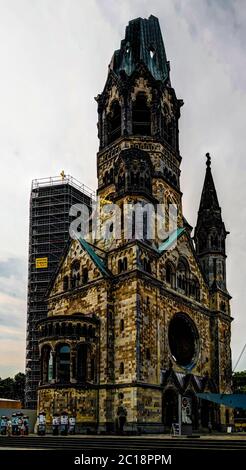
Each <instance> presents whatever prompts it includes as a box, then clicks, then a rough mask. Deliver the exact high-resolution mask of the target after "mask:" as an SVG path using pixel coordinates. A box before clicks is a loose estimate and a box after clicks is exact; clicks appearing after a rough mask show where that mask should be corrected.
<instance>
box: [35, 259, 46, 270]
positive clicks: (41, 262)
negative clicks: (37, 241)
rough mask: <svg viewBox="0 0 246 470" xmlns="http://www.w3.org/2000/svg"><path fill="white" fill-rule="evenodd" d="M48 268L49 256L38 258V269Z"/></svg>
mask: <svg viewBox="0 0 246 470" xmlns="http://www.w3.org/2000/svg"><path fill="white" fill-rule="evenodd" d="M40 268H48V258H47V257H46V258H36V269H40Z"/></svg>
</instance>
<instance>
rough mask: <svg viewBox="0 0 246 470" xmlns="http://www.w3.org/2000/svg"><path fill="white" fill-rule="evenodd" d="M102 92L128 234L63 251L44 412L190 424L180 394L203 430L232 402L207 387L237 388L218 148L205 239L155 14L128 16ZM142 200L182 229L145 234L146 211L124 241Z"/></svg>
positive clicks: (221, 418)
mask: <svg viewBox="0 0 246 470" xmlns="http://www.w3.org/2000/svg"><path fill="white" fill-rule="evenodd" d="M96 100H97V103H98V137H99V142H100V146H99V151H98V155H97V175H98V197H100V198H101V200H103V201H110V202H111V203H114V204H116V205H117V206H118V207H119V208H120V213H121V217H120V219H121V222H122V223H121V230H120V235H121V236H120V237H119V236H118V237H117V238H115V237H114V236H112V237H111V238H109V237H101V238H100V239H98V240H96V241H95V240H92V239H84V238H83V237H82V236H80V237H78V238H77V239H73V240H71V243H70V244H69V246H68V247H67V249H66V252H65V253H64V256H63V259H62V262H61V263H60V266H59V269H58V271H57V273H56V276H55V278H54V280H53V283H52V286H51V288H50V290H49V295H48V298H47V302H48V312H49V313H48V317H47V318H46V319H45V320H42V321H41V322H40V323H39V326H38V328H39V350H40V360H41V382H40V386H39V391H38V409H39V411H41V410H42V411H45V412H46V416H47V422H48V423H50V422H51V417H52V415H53V414H54V413H61V412H63V411H66V412H68V413H70V414H73V415H75V416H76V422H77V425H78V427H79V429H80V430H81V431H83V430H90V431H99V432H100V431H113V432H114V431H117V430H118V429H122V428H123V427H124V429H126V430H129V431H134V432H135V431H136V432H137V431H140V432H141V431H142V432H163V431H165V430H168V431H170V427H171V425H172V423H175V422H177V421H178V402H179V396H181V397H185V399H186V403H187V402H188V403H189V411H187V410H186V411H187V416H188V421H187V422H192V426H193V428H194V429H202V428H207V427H208V426H209V423H211V425H212V426H213V427H214V428H217V429H219V428H221V426H223V425H225V424H226V423H227V422H228V421H229V420H230V412H229V410H226V409H225V408H224V407H222V406H220V407H219V406H217V405H212V404H209V402H205V401H201V400H199V399H198V398H197V395H196V394H197V393H198V392H215V393H222V392H230V390H231V351H230V337H231V320H232V318H231V315H230V295H229V293H228V291H227V287H226V251H225V239H226V236H227V233H228V232H227V231H226V229H225V226H224V223H223V220H222V216H221V208H220V206H219V202H218V198H217V194H216V189H215V185H214V181H213V177H212V172H211V159H210V156H209V154H207V162H206V175H205V181H204V186H203V190H202V195H201V201H200V207H199V212H198V219H197V225H196V227H195V231H194V237H193V238H192V236H191V232H192V227H191V226H190V225H189V224H188V222H187V221H186V219H185V217H184V215H183V211H182V193H181V189H180V164H181V155H180V151H179V118H180V108H181V107H182V105H183V101H182V100H180V99H178V98H177V97H176V94H175V90H174V88H173V87H172V85H171V81H170V67H169V62H168V61H167V58H166V52H165V48H164V44H163V39H162V35H161V31H160V27H159V22H158V19H157V18H155V17H154V16H150V18H149V19H142V18H137V19H135V20H133V21H130V22H129V24H128V26H127V28H126V35H125V39H124V40H122V41H121V46H120V49H119V50H117V51H115V52H114V55H113V58H112V60H111V63H110V65H109V72H108V77H107V80H106V84H105V87H104V90H103V92H102V93H101V94H100V95H98V96H97V98H96ZM136 204H138V205H140V206H141V207H142V208H143V212H144V207H146V205H148V204H151V205H152V207H155V208H156V207H157V206H158V205H164V207H169V206H170V204H173V205H175V206H176V208H177V228H176V230H175V232H174V234H175V236H173V234H172V233H171V234H169V236H168V237H166V238H165V239H160V237H159V236H158V235H157V234H156V233H154V235H153V234H152V237H151V238H149V237H147V235H146V234H145V233H144V234H143V237H142V238H137V237H136V236H135V228H134V223H135V219H134V220H133V222H132V224H133V231H132V234H131V236H130V237H128V238H127V237H125V232H124V221H125V218H124V208H125V206H129V205H131V206H135V205H136ZM168 222H169V220H168V210H167V211H166V217H165V224H167V225H168ZM111 225H112V223H111ZM111 230H113V229H112V226H111ZM187 416H186V418H187Z"/></svg>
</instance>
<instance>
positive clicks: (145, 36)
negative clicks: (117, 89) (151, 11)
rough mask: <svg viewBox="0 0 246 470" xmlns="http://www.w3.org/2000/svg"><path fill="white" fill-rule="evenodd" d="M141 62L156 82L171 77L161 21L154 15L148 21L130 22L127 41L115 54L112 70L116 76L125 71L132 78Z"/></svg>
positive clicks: (126, 35)
mask: <svg viewBox="0 0 246 470" xmlns="http://www.w3.org/2000/svg"><path fill="white" fill-rule="evenodd" d="M141 62H143V63H144V64H145V65H146V66H147V68H148V69H149V71H150V72H151V74H152V75H153V77H154V78H155V79H156V80H160V81H165V80H166V79H167V78H168V77H169V65H168V62H167V57H166V52H165V48H164V44H163V39H162V34H161V29H160V25H159V21H158V18H156V17H155V16H153V15H151V16H150V17H149V18H148V19H143V18H136V19H134V20H132V21H129V24H128V26H127V27H126V32H125V39H123V40H122V41H121V46H120V49H119V50H117V51H115V52H114V55H113V58H112V61H111V64H110V68H111V69H113V70H114V72H115V73H116V74H119V73H120V72H121V71H125V73H126V74H127V75H129V76H130V75H131V74H132V73H133V72H134V71H135V70H136V68H137V66H138V64H140V63H141Z"/></svg>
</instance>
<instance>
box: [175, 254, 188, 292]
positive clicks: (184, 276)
mask: <svg viewBox="0 0 246 470" xmlns="http://www.w3.org/2000/svg"><path fill="white" fill-rule="evenodd" d="M188 275H189V265H188V263H187V261H186V260H185V259H183V258H181V259H180V260H179V263H178V269H177V287H178V289H179V290H180V292H182V293H183V294H187V285H188Z"/></svg>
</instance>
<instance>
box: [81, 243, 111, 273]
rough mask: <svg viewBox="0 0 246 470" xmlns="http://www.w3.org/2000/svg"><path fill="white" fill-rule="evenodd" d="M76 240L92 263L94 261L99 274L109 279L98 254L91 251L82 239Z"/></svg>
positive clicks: (106, 269) (107, 271) (90, 247)
mask: <svg viewBox="0 0 246 470" xmlns="http://www.w3.org/2000/svg"><path fill="white" fill-rule="evenodd" d="M78 240H79V242H80V244H81V246H82V248H83V249H84V250H85V251H86V252H87V253H88V255H89V256H90V258H91V259H92V261H94V263H95V265H96V266H97V267H98V269H99V271H100V272H101V274H102V275H103V276H106V277H110V272H109V270H108V268H107V267H106V266H105V263H104V260H103V259H102V258H101V257H100V256H98V254H97V253H96V252H95V251H94V250H93V248H92V246H91V245H89V243H87V242H86V241H85V240H84V238H82V237H79V238H78Z"/></svg>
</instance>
